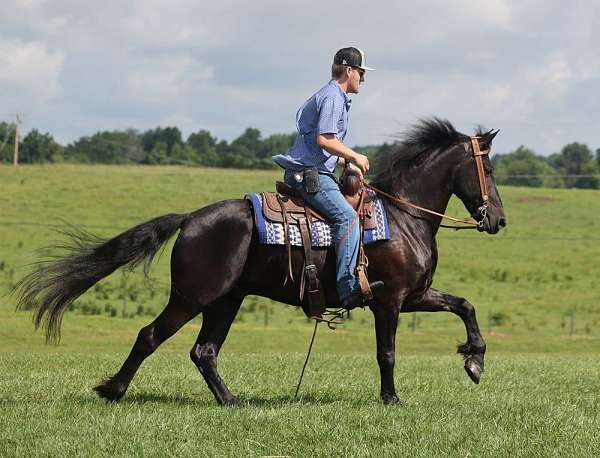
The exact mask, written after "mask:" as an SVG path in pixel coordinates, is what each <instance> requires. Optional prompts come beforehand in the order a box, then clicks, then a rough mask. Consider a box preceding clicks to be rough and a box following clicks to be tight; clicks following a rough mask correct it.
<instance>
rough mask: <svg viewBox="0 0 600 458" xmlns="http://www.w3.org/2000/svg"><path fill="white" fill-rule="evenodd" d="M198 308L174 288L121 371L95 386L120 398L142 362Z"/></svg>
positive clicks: (107, 395) (103, 393) (108, 396)
mask: <svg viewBox="0 0 600 458" xmlns="http://www.w3.org/2000/svg"><path fill="white" fill-rule="evenodd" d="M199 312H200V309H199V308H198V307H192V306H190V304H189V303H188V302H186V301H184V300H183V298H181V297H180V296H179V295H178V294H177V293H176V292H175V291H171V297H170V298H169V303H168V304H167V306H166V307H165V309H164V310H163V311H162V313H161V314H160V315H159V316H158V317H156V319H155V320H154V321H153V322H152V323H150V324H149V325H148V326H145V327H143V328H142V329H141V330H140V332H139V334H138V337H137V340H136V341H135V344H134V345H133V348H132V349H131V352H130V353H129V356H128V357H127V359H126V360H125V362H124V363H123V366H122V367H121V369H120V370H119V372H117V373H116V374H115V375H114V376H112V377H109V378H107V379H106V380H104V381H103V382H102V383H101V384H100V385H98V386H96V387H95V388H94V390H95V391H96V392H97V393H98V395H99V396H100V397H103V398H105V399H107V400H110V401H118V400H119V399H121V398H122V397H123V395H124V394H125V392H126V391H127V388H128V387H129V384H130V383H131V380H132V379H133V376H134V375H135V373H136V372H137V370H138V368H139V367H140V365H141V364H142V362H143V361H144V360H145V359H146V358H147V357H148V356H150V355H151V354H152V353H154V351H155V350H156V349H157V348H158V347H159V345H160V344H162V343H163V342H164V341H165V340H167V339H168V338H169V337H171V336H172V335H173V334H175V333H176V332H177V331H178V330H179V329H180V328H181V327H182V326H183V325H184V324H186V323H187V322H188V321H190V320H191V319H192V318H194V317H195V316H196V315H197V314H198V313H199Z"/></svg>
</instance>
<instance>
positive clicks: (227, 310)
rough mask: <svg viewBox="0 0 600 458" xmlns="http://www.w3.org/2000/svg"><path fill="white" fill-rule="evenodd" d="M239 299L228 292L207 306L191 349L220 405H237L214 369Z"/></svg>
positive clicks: (238, 307)
mask: <svg viewBox="0 0 600 458" xmlns="http://www.w3.org/2000/svg"><path fill="white" fill-rule="evenodd" d="M242 300H243V297H238V296H235V295H233V294H229V295H227V296H224V297H222V298H220V299H218V300H216V301H215V302H213V303H212V304H211V305H210V306H208V307H207V309H206V310H205V311H204V312H203V314H202V328H201V329H200V334H199V335H198V339H197V340H196V343H195V344H194V346H193V347H192V350H191V352H190V357H191V358H192V361H193V362H194V364H195V365H196V367H197V368H198V370H199V371H200V374H202V377H204V380H205V381H206V384H207V385H208V388H209V389H210V391H212V394H213V395H214V396H215V400H216V401H217V403H218V404H220V405H229V406H233V405H236V404H238V400H237V398H236V397H235V396H234V395H233V394H231V391H229V388H227V386H226V385H225V383H224V382H223V380H222V379H221V376H220V375H219V373H218V372H217V357H218V355H219V350H220V349H221V346H222V345H223V342H225V338H226V337H227V333H228V332H229V328H230V327H231V324H232V323H233V320H234V318H235V316H236V314H237V312H238V310H239V309H240V305H241V303H242Z"/></svg>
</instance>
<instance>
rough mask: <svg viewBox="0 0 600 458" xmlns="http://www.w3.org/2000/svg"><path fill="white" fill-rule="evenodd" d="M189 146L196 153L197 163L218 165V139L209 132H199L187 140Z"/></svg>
mask: <svg viewBox="0 0 600 458" xmlns="http://www.w3.org/2000/svg"><path fill="white" fill-rule="evenodd" d="M186 143H187V145H188V146H190V147H191V148H193V149H194V150H195V151H196V156H197V162H198V163H199V164H201V165H206V166H216V165H218V156H217V139H216V138H215V137H213V136H212V135H211V134H210V132H209V131H207V130H199V131H198V132H195V133H193V134H190V136H189V137H188V139H187V142H186Z"/></svg>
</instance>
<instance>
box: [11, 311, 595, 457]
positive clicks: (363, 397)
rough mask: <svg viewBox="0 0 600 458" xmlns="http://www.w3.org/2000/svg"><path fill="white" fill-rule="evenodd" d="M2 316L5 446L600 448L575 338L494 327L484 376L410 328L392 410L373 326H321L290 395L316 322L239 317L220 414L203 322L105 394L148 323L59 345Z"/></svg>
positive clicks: (161, 450) (209, 450) (101, 330)
mask: <svg viewBox="0 0 600 458" xmlns="http://www.w3.org/2000/svg"><path fill="white" fill-rule="evenodd" d="M365 313H366V312H365ZM2 318H3V322H5V323H6V324H7V325H8V326H9V327H10V328H11V329H12V331H11V332H7V331H6V330H3V331H2V335H1V337H2V339H1V340H2V342H3V343H5V344H6V346H7V347H8V349H9V350H8V351H2V352H1V353H0V365H1V367H2V373H1V376H0V409H1V410H2V412H1V416H0V455H1V456H38V455H48V456H64V455H79V456H164V455H177V456H273V455H284V456H377V457H379V456H423V457H431V456H460V457H464V456H527V457H529V456H597V451H598V447H600V439H599V438H600V405H599V404H600V402H599V399H600V397H599V395H600V390H599V386H598V380H600V365H599V364H598V349H597V348H596V349H595V350H594V349H591V351H586V348H587V347H586V345H585V343H584V342H581V341H573V340H572V339H568V338H563V339H562V342H561V341H557V342H550V344H551V346H550V347H549V348H548V351H546V352H540V350H539V348H538V352H529V351H528V348H527V346H526V345H525V346H524V348H522V351H520V352H517V351H514V350H515V349H511V347H510V345H508V346H505V345H504V343H503V340H502V339H503V338H502V337H501V336H500V337H493V336H492V337H490V338H489V339H488V342H489V344H490V351H489V353H488V355H489V356H488V358H487V366H486V372H485V373H484V376H483V379H482V383H481V384H480V385H478V386H476V385H474V384H473V383H472V382H471V381H470V380H469V378H468V377H467V376H466V374H465V373H464V371H463V369H462V361H461V358H459V356H457V355H453V354H452V353H453V348H452V346H451V344H452V338H451V337H450V336H448V335H435V334H421V333H417V334H410V333H407V332H401V333H399V335H398V360H397V365H396V384H397V388H398V394H399V395H400V397H401V398H402V399H403V400H404V401H405V402H406V405H404V406H384V405H383V404H381V403H380V402H379V400H378V390H379V376H378V370H377V364H376V362H375V358H374V343H373V336H372V333H370V332H366V331H365V332H360V331H356V332H352V331H350V332H344V331H342V330H338V331H326V330H324V329H321V331H320V332H319V334H318V335H317V340H316V344H315V348H314V354H313V357H312V359H311V361H310V363H309V366H308V369H307V373H306V376H305V380H304V382H303V386H302V388H301V391H300V396H299V398H298V399H294V397H293V395H294V390H295V386H296V383H297V380H298V376H299V373H300V370H301V367H302V363H303V359H304V351H305V349H306V345H307V343H308V339H309V337H310V330H309V329H306V327H301V326H291V327H288V328H287V329H273V328H267V329H266V330H265V329H264V328H261V327H252V326H250V325H248V324H244V323H239V324H235V325H234V327H233V329H232V334H231V338H230V340H229V341H228V342H227V343H226V345H225V346H224V349H223V353H222V356H221V358H220V369H221V373H222V376H223V378H224V379H225V381H226V382H227V383H228V384H229V386H230V388H231V389H232V390H233V391H234V392H235V393H236V394H237V395H238V396H239V397H240V399H241V401H242V402H243V404H242V406H241V407H237V408H223V407H218V406H217V405H216V404H215V402H214V399H213V397H212V395H211V393H210V392H209V390H208V388H207V387H206V385H205V384H204V381H203V380H202V378H201V377H200V375H199V373H198V372H197V371H196V369H195V367H194V365H193V364H192V362H191V361H190V360H189V358H188V351H189V348H190V346H191V344H192V343H193V341H194V338H195V332H197V330H198V324H197V323H191V324H190V325H188V326H187V327H186V328H184V329H183V330H182V331H181V332H180V334H178V335H177V336H175V337H174V338H173V340H172V341H170V342H168V343H166V344H165V345H164V346H163V347H162V348H161V349H159V350H158V352H157V353H156V354H155V355H153V356H152V357H151V358H149V359H148V360H147V361H146V362H145V363H144V365H143V366H142V368H141V369H140V371H139V373H138V375H137V376H136V378H135V379H134V381H133V384H132V386H131V388H130V390H129V392H128V393H127V395H126V396H125V398H124V399H123V400H122V401H121V402H120V403H119V404H108V403H106V402H104V401H103V400H101V399H99V398H97V397H96V396H95V394H94V393H93V391H92V390H91V388H92V386H94V384H95V383H97V382H98V381H100V380H101V379H102V378H103V377H104V376H106V375H108V374H110V373H112V372H114V371H115V370H117V369H118V367H119V366H120V364H121V363H122V361H123V359H124V358H125V356H126V355H127V353H128V351H129V344H130V343H131V341H132V340H133V339H134V337H135V333H136V331H137V328H138V327H139V326H141V325H142V322H141V321H140V320H138V319H130V320H124V319H120V318H104V317H84V316H72V317H70V318H69V319H67V321H66V323H65V336H64V337H63V344H62V345H61V346H59V347H47V346H44V345H42V344H41V342H40V339H41V336H36V337H32V336H31V335H29V334H28V332H29V330H28V329H26V325H27V324H29V323H27V319H26V317H25V316H23V315H22V314H20V313H19V314H16V315H13V316H9V315H8V314H7V313H3V314H2ZM19 335H23V336H24V338H23V339H21V342H20V341H19V337H18V336H19ZM36 340H37V342H36ZM522 343H524V344H527V341H523V342H522ZM561 343H564V345H561ZM565 347H568V348H566V349H565ZM588 350H589V348H588Z"/></svg>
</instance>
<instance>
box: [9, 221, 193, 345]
mask: <svg viewBox="0 0 600 458" xmlns="http://www.w3.org/2000/svg"><path fill="white" fill-rule="evenodd" d="M187 217H188V215H187V214H182V215H178V214H169V215H164V216H160V217H158V218H155V219H152V220H150V221H147V222H145V223H142V224H140V225H138V226H135V227H133V228H131V229H129V230H127V231H125V232H123V233H122V234H120V235H117V236H116V237H114V238H112V239H110V240H106V239H102V238H100V237H97V236H94V235H92V234H90V233H88V232H85V231H82V230H80V229H71V230H68V231H64V232H63V234H64V235H66V236H67V237H68V238H69V239H70V242H71V243H69V244H67V245H61V246H53V247H48V248H47V249H53V248H62V249H64V250H66V251H67V255H66V256H54V257H52V258H50V259H48V260H44V261H41V262H38V263H36V264H35V269H34V270H33V272H31V273H29V274H28V275H27V276H25V277H24V278H23V279H21V280H20V281H19V282H18V283H17V284H16V286H15V288H14V289H13V292H14V293H15V294H16V295H17V298H18V304H17V309H19V308H23V309H32V310H35V313H34V319H33V321H34V323H35V328H36V329H38V328H39V326H40V324H41V323H42V321H44V327H45V328H46V341H53V342H58V341H59V340H60V325H61V321H62V317H63V314H64V312H65V310H66V309H67V308H68V307H69V305H70V304H72V303H73V301H74V300H75V299H77V298H78V297H79V296H81V295H82V294H83V293H84V292H86V291H87V290H88V289H89V288H90V287H92V286H93V285H94V284H95V283H97V282H98V281H100V280H101V279H102V278H104V277H106V276H108V275H110V274H111V273H112V272H114V271H115V270H116V269H118V268H119V267H123V266H128V267H129V268H130V269H133V268H134V267H136V266H137V265H139V264H141V263H142V262H144V272H145V273H147V272H148V269H149V267H150V263H151V262H152V259H153V258H154V256H155V255H156V253H157V252H158V249H159V248H160V247H161V246H162V245H163V244H164V243H165V242H167V240H169V239H170V238H171V237H172V236H173V235H174V234H175V233H176V232H177V230H178V229H179V228H180V227H181V226H182V224H183V223H184V221H185V220H186V219H187ZM44 318H45V320H44Z"/></svg>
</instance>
